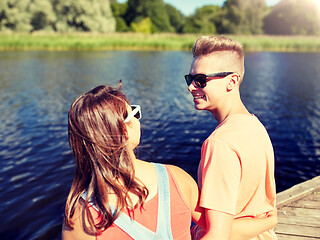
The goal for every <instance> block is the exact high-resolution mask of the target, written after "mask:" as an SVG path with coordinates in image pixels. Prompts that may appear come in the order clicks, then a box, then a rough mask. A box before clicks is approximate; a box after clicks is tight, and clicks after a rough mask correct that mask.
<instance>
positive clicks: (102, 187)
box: [64, 86, 148, 234]
mask: <svg viewBox="0 0 320 240" xmlns="http://www.w3.org/2000/svg"><path fill="white" fill-rule="evenodd" d="M128 104H129V102H128V100H127V98H126V97H125V95H124V94H123V93H122V92H120V91H119V90H117V89H114V88H112V87H109V86H98V87H96V88H94V89H92V90H91V91H89V92H87V93H86V94H84V95H82V96H80V97H79V98H77V99H76V100H75V101H74V103H73V104H72V105H71V107H70V110H69V115H68V135H69V143H70V147H71V149H72V151H73V154H74V157H75V162H76V169H75V176H74V179H73V183H72V186H71V190H70V193H69V196H68V198H67V202H66V208H65V219H64V221H65V225H66V226H67V227H69V228H71V229H72V226H73V223H72V220H71V219H72V217H73V215H74V212H75V207H76V205H77V204H78V203H81V202H82V204H80V206H81V208H82V217H83V222H84V223H86V224H83V225H84V231H85V232H87V233H88V234H96V233H99V232H101V231H103V230H105V229H106V228H108V227H109V226H110V225H111V224H112V223H113V222H114V220H115V219H116V218H117V217H118V215H119V213H120V211H121V210H122V209H123V208H125V207H131V208H133V207H135V206H133V203H132V201H131V198H130V197H129V195H128V193H133V194H135V195H136V196H138V198H139V201H138V203H137V205H140V206H142V205H143V203H144V201H145V199H146V197H147V195H148V190H147V188H146V187H145V186H144V185H143V184H142V183H139V182H138V181H137V180H136V179H135V177H134V166H133V162H132V159H131V157H130V156H131V155H130V154H131V153H130V152H129V151H128V149H127V143H128V141H127V135H126V127H125V123H124V119H125V118H126V117H127V115H128V113H127V106H128ZM85 191H86V192H87V199H86V200H85V201H81V195H82V194H83V193H84V192H85ZM110 193H112V194H115V195H116V197H117V206H116V207H117V212H116V213H115V214H112V211H111V209H110V207H109V204H108V203H109V200H108V196H109V194H110ZM89 199H91V201H93V202H94V204H95V205H96V206H97V207H98V209H99V213H100V216H101V221H100V222H98V223H97V222H94V221H93V218H92V216H91V214H90V211H89V209H88V201H89Z"/></svg>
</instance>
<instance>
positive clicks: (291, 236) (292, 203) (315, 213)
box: [275, 176, 320, 240]
mask: <svg viewBox="0 0 320 240" xmlns="http://www.w3.org/2000/svg"><path fill="white" fill-rule="evenodd" d="M277 208H278V221H279V223H278V225H277V227H276V229H275V231H276V233H277V236H278V240H320V176H318V177H315V178H313V179H311V180H309V181H306V182H303V183H301V184H298V185H296V186H294V187H292V188H290V189H288V190H286V191H283V192H281V193H278V194H277Z"/></svg>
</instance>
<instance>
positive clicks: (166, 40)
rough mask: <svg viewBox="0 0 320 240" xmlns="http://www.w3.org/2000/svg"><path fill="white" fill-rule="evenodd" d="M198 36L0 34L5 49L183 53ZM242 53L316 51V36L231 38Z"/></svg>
mask: <svg viewBox="0 0 320 240" xmlns="http://www.w3.org/2000/svg"><path fill="white" fill-rule="evenodd" d="M199 36H200V35H199V34H167V33H165V34H151V35H146V34H137V33H114V34H95V33H68V34H59V33H34V34H27V33H25V34H24V33H0V51H5V50H52V51H60V50H61V51H66V50H83V51H87V50H121V49H125V50H186V51H189V50H191V48H192V45H193V43H194V41H195V39H197V37H199ZM231 37H232V38H234V39H237V40H238V41H240V42H241V43H242V44H243V45H244V48H245V51H279V52H320V36H268V35H259V36H238V35H234V36H231Z"/></svg>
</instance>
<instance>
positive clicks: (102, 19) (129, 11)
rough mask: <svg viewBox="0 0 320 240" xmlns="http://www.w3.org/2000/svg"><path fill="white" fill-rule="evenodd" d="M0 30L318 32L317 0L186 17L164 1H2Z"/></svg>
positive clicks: (234, 5) (245, 3) (244, 5)
mask: <svg viewBox="0 0 320 240" xmlns="http://www.w3.org/2000/svg"><path fill="white" fill-rule="evenodd" d="M0 31H15V32H33V31H56V32H72V31H87V32H102V33H109V32H115V31H116V32H142V33H158V32H169V33H170V32H171V33H202V34H248V35H249V34H275V35H320V7H319V5H318V3H317V0H304V1H301V0H281V1H280V3H279V4H277V5H276V6H274V7H271V8H270V7H267V6H266V4H265V0H226V1H225V3H224V4H223V6H214V5H207V6H204V7H201V8H198V9H197V10H196V11H195V13H194V14H192V15H190V16H185V15H183V14H182V13H181V12H180V11H179V10H177V9H176V8H175V7H174V6H172V5H170V4H166V3H164V2H163V0H127V1H126V2H124V3H119V2H118V1H117V0H1V1H0Z"/></svg>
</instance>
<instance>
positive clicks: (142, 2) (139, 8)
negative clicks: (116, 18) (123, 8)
mask: <svg viewBox="0 0 320 240" xmlns="http://www.w3.org/2000/svg"><path fill="white" fill-rule="evenodd" d="M147 17H149V18H150V20H151V22H152V32H173V27H172V26H171V25H170V21H169V16H168V13H167V12H166V9H165V4H164V3H163V0H128V10H127V13H126V16H125V19H126V22H127V24H128V25H130V24H131V23H132V22H134V23H139V22H140V21H142V20H144V19H145V18H147Z"/></svg>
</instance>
